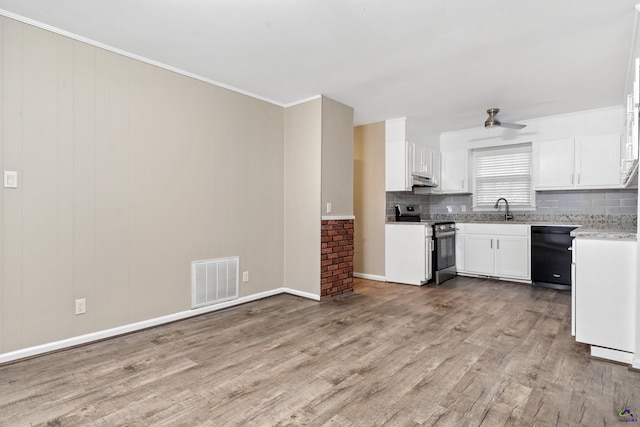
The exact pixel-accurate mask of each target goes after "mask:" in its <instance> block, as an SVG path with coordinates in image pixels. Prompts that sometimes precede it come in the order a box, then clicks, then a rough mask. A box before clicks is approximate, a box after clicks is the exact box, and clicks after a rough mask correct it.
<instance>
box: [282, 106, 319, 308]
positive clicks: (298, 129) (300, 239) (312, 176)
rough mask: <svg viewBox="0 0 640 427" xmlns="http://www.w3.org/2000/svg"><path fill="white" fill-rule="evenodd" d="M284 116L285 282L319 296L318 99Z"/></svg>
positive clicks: (288, 285) (295, 108) (288, 110)
mask: <svg viewBox="0 0 640 427" xmlns="http://www.w3.org/2000/svg"><path fill="white" fill-rule="evenodd" d="M285 117H286V119H285V148H284V159H285V160H284V163H285V164H284V167H285V174H284V182H285V203H284V220H285V224H286V229H285V255H284V262H285V286H286V287H288V288H291V289H296V290H298V291H302V292H308V293H311V294H313V295H317V296H318V297H319V296H320V231H321V222H320V201H321V191H322V185H321V171H322V165H321V155H322V135H321V130H322V99H320V98H318V99H316V100H313V101H309V102H305V103H303V104H300V105H296V106H294V107H290V108H288V109H287V110H286V113H285Z"/></svg>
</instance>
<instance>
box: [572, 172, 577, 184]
mask: <svg viewBox="0 0 640 427" xmlns="http://www.w3.org/2000/svg"><path fill="white" fill-rule="evenodd" d="M575 183H576V177H575V174H574V173H573V172H571V185H573V184H575Z"/></svg>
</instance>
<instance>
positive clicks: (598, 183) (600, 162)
mask: <svg viewBox="0 0 640 427" xmlns="http://www.w3.org/2000/svg"><path fill="white" fill-rule="evenodd" d="M534 162H536V190H559V189H565V190H567V189H590V188H594V189H597V188H619V187H620V186H621V184H620V164H621V157H620V134H608V135H598V136H587V137H577V138H570V139H560V140H552V141H538V142H536V143H534Z"/></svg>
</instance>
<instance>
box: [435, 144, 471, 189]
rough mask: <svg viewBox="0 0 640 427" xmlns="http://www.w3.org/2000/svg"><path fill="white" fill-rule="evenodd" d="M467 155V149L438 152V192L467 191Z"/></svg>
mask: <svg viewBox="0 0 640 427" xmlns="http://www.w3.org/2000/svg"><path fill="white" fill-rule="evenodd" d="M468 161H469V155H468V151H467V150H459V151H445V152H442V153H440V185H439V187H438V191H439V192H440V193H446V194H451V193H468V192H469V174H468V171H469V166H468Z"/></svg>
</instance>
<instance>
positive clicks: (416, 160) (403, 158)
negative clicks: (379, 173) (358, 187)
mask: <svg viewBox="0 0 640 427" xmlns="http://www.w3.org/2000/svg"><path fill="white" fill-rule="evenodd" d="M414 126H415V125H412V124H411V122H408V121H407V120H406V118H404V117H402V118H398V119H391V120H386V121H385V184H386V191H411V188H412V184H413V178H412V177H411V174H412V173H414V172H418V173H422V174H425V175H428V176H429V177H433V176H434V157H436V155H435V152H434V150H431V149H429V148H428V147H426V146H425V145H424V143H423V142H422V141H419V139H420V137H419V131H417V130H416V129H415V127H414Z"/></svg>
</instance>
